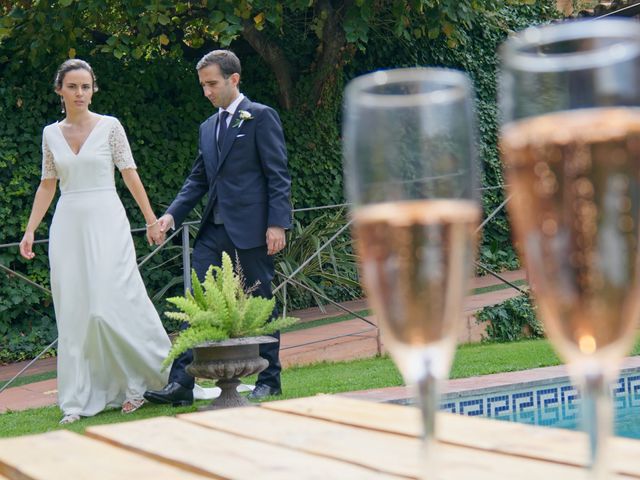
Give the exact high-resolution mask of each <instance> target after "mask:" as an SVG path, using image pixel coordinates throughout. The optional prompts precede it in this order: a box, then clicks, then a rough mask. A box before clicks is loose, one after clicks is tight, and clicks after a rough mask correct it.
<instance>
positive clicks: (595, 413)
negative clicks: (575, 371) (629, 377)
mask: <svg viewBox="0 0 640 480" xmlns="http://www.w3.org/2000/svg"><path fill="white" fill-rule="evenodd" d="M582 381H583V385H582V392H583V400H582V424H583V426H584V430H585V431H586V432H587V435H588V439H589V471H590V478H591V479H592V480H600V479H604V478H607V472H608V468H607V467H608V463H607V462H606V459H607V452H606V446H607V443H608V442H607V440H608V438H609V436H610V435H611V430H612V422H613V419H612V410H613V405H612V402H611V396H610V394H609V382H608V378H607V377H606V376H605V375H604V374H603V372H601V371H593V372H588V373H586V374H585V375H584V377H583V379H582Z"/></svg>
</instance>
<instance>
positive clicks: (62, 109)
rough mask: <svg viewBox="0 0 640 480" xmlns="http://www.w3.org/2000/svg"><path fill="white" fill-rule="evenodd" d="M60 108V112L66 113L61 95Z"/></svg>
mask: <svg viewBox="0 0 640 480" xmlns="http://www.w3.org/2000/svg"><path fill="white" fill-rule="evenodd" d="M60 110H61V111H62V113H66V111H65V109H64V99H63V98H62V97H60Z"/></svg>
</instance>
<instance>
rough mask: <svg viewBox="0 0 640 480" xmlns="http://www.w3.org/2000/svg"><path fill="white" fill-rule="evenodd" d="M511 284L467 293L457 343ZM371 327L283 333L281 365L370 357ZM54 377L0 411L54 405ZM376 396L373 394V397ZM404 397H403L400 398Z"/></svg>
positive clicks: (14, 393) (12, 394)
mask: <svg viewBox="0 0 640 480" xmlns="http://www.w3.org/2000/svg"><path fill="white" fill-rule="evenodd" d="M501 275H502V276H504V277H505V278H506V279H507V280H509V281H517V280H522V279H524V278H525V275H524V272H523V271H515V272H505V273H504V274H501ZM500 283H501V282H500V280H498V279H496V278H494V277H491V276H484V277H478V278H476V279H474V281H473V285H472V288H474V289H477V288H482V287H487V286H492V285H497V284H500ZM517 295H518V292H517V291H516V290H514V289H513V288H506V289H504V290H497V291H494V292H489V293H484V294H479V295H471V296H469V297H467V299H466V300H465V306H464V314H465V328H464V329H463V331H462V332H461V334H460V338H459V339H458V340H459V341H460V342H468V341H472V340H477V339H478V336H479V328H478V327H477V326H476V325H475V320H474V317H473V314H474V313H475V312H476V311H477V310H479V309H480V308H482V307H485V306H488V305H494V304H497V303H501V302H502V301H504V300H505V299H507V298H511V297H514V296H517ZM343 305H344V306H345V307H347V308H348V309H350V310H352V311H355V312H358V311H362V310H367V308H368V307H367V305H366V301H365V300H355V301H351V302H345V303H344V304H343ZM289 314H290V315H293V316H296V317H298V318H300V319H301V321H302V322H310V321H314V320H319V319H323V318H331V317H339V316H342V315H345V312H344V311H343V310H341V309H339V308H337V307H334V306H328V307H325V312H322V311H320V309H318V308H311V309H306V310H299V311H296V312H289ZM366 318H367V320H368V321H370V322H371V323H372V324H373V325H371V324H369V323H367V322H365V321H363V320H360V319H353V320H345V321H340V322H337V323H330V324H326V325H322V326H317V327H312V328H307V329H303V330H297V331H294V332H288V333H284V334H283V335H282V339H281V353H280V358H281V362H282V365H283V367H285V368H286V367H289V366H292V365H306V364H310V363H315V362H322V361H342V360H352V359H356V358H366V357H372V356H374V355H376V354H378V353H380V352H383V351H384V345H383V344H382V342H381V340H380V338H379V336H378V334H377V329H376V328H375V326H374V325H376V324H377V323H376V320H375V317H373V316H369V317H366ZM27 363H28V362H20V363H16V364H11V365H6V366H0V381H6V380H9V379H10V378H12V377H13V376H14V375H15V374H16V373H17V372H19V371H20V370H21V369H22V368H24V366H25V365H26V364H27ZM52 371H55V358H47V359H43V360H39V361H38V362H36V363H35V364H34V365H33V366H32V367H30V368H29V370H27V371H26V372H25V373H24V374H23V376H31V375H36V374H39V373H44V372H52ZM56 393H57V391H56V380H55V379H52V380H45V381H42V382H35V383H31V384H28V385H23V386H19V387H10V388H8V389H7V390H5V391H4V392H2V393H0V413H2V412H6V411H7V410H13V411H16V410H25V409H28V408H36V407H42V406H46V405H53V404H55V402H56ZM373 397H375V394H374V395H373ZM405 398H406V397H405Z"/></svg>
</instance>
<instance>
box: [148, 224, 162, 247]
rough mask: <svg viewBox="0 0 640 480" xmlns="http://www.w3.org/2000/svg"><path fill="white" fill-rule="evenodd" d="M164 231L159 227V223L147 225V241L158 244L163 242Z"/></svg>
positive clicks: (150, 243)
mask: <svg viewBox="0 0 640 480" xmlns="http://www.w3.org/2000/svg"><path fill="white" fill-rule="evenodd" d="M164 237H165V235H164V233H163V232H162V230H161V229H160V224H159V223H158V222H156V223H154V224H152V225H150V226H148V227H147V241H148V242H149V245H154V244H155V245H160V244H162V242H164Z"/></svg>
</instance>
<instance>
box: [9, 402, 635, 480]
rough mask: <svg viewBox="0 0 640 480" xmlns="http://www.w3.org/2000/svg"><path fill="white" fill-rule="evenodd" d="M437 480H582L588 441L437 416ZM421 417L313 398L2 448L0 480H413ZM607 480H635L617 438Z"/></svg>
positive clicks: (629, 454) (410, 411) (27, 439)
mask: <svg viewBox="0 0 640 480" xmlns="http://www.w3.org/2000/svg"><path fill="white" fill-rule="evenodd" d="M438 423H439V424H438V429H439V439H440V458H441V464H440V466H441V471H440V473H439V475H438V476H437V477H436V478H439V479H440V478H441V479H452V480H453V479H465V480H469V479H472V480H484V479H491V480H495V479H503V478H504V479H518V480H529V479H531V480H541V479H542V480H553V479H562V480H572V479H584V474H585V472H584V469H583V468H582V467H583V465H584V461H585V459H586V457H587V453H586V438H585V436H584V434H582V433H579V432H572V431H568V430H561V429H553V428H543V427H534V426H530V425H521V424H516V423H508V422H501V421H496V420H488V419H482V418H473V417H463V416H458V415H451V414H445V413H441V414H439V417H438ZM419 425H420V422H419V413H418V411H417V410H416V409H414V408H411V407H403V406H398V405H389V404H379V403H373V402H364V401H361V400H352V399H347V398H341V397H338V396H317V397H309V398H302V399H295V400H283V401H280V402H271V403H266V404H263V405H262V406H261V407H249V408H241V409H229V410H220V411H215V412H214V411H210V412H201V413H191V414H186V415H180V416H178V417H177V418H173V417H158V418H152V419H148V420H140V421H134V422H127V423H120V424H112V425H104V426H97V427H91V428H88V429H87V431H86V434H85V435H79V434H75V433H71V432H69V431H66V430H59V431H54V432H50V433H44V434H40V435H31V436H24V437H16V438H10V439H3V440H0V480H4V478H5V477H6V478H8V479H20V480H25V479H34V480H36V479H37V480H58V479H59V480H70V479H73V480H81V479H92V480H102V479H113V480H115V479H119V480H120V479H127V480H128V479H133V480H144V479H152V480H163V479H167V480H168V479H171V480H181V479H202V478H219V479H251V480H255V479H274V480H275V479H278V480H288V479H323V480H324V479H331V480H333V479H349V480H351V479H367V480H369V479H371V480H375V479H398V478H416V477H418V473H419V469H420V463H419V449H420V440H419V438H418V434H419V429H420V427H419ZM609 457H610V460H611V465H612V468H613V469H614V471H615V474H612V475H611V478H614V479H627V478H636V479H637V478H640V441H636V440H629V439H623V438H615V439H613V441H612V450H611V454H610V456H609ZM3 475H4V477H3Z"/></svg>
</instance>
